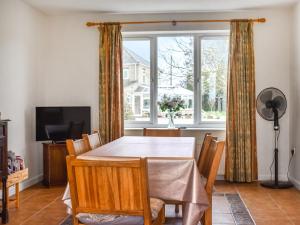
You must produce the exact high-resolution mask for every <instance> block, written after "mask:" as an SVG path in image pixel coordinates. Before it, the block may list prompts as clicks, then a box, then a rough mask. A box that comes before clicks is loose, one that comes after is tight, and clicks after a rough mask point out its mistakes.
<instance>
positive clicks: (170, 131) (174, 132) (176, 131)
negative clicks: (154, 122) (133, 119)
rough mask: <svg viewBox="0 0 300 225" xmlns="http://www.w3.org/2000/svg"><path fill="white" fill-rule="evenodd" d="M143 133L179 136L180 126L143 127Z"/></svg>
mask: <svg viewBox="0 0 300 225" xmlns="http://www.w3.org/2000/svg"><path fill="white" fill-rule="evenodd" d="M143 135H144V136H151V137H180V136H181V130H180V128H174V129H158V128H144V130H143Z"/></svg>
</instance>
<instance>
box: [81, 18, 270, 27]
mask: <svg viewBox="0 0 300 225" xmlns="http://www.w3.org/2000/svg"><path fill="white" fill-rule="evenodd" d="M231 21H251V22H254V23H265V22H266V18H258V19H232V20H230V19H225V20H152V21H128V22H87V23H86V25H87V26H88V27H94V26H100V25H102V24H104V23H108V24H109V23H111V24H117V23H119V24H121V25H130V24H155V23H172V24H173V25H176V24H177V23H229V22H231Z"/></svg>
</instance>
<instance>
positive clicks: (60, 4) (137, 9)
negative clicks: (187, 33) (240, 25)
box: [24, 0, 298, 14]
mask: <svg viewBox="0 0 300 225" xmlns="http://www.w3.org/2000/svg"><path fill="white" fill-rule="evenodd" d="M24 1H25V2H27V3H29V4H31V5H32V6H33V7H35V8H38V9H40V10H42V11H44V12H45V13H48V14H61V13H65V12H99V13H141V12H192V11H193V12H195V11H228V10H243V9H251V8H261V7H271V6H280V5H289V4H292V3H294V2H297V1H298V0H109V1H108V0H24Z"/></svg>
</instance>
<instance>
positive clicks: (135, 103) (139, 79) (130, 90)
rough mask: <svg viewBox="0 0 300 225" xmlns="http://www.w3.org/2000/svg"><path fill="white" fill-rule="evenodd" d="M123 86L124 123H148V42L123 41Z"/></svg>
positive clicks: (144, 40) (141, 40)
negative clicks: (146, 102)
mask: <svg viewBox="0 0 300 225" xmlns="http://www.w3.org/2000/svg"><path fill="white" fill-rule="evenodd" d="M123 86H124V119H125V121H132V122H149V121H150V107H149V105H147V104H145V100H146V101H150V40H147V39H134V40H125V41H123ZM125 96H126V97H125Z"/></svg>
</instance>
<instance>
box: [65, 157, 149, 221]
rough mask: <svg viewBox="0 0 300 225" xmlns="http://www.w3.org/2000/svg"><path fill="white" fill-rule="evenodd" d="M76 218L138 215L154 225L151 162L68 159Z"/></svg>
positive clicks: (140, 159)
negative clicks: (92, 214) (148, 167)
mask: <svg viewBox="0 0 300 225" xmlns="http://www.w3.org/2000/svg"><path fill="white" fill-rule="evenodd" d="M67 169H68V178H69V183H70V193H71V201H72V211H73V216H74V215H77V214H78V213H97V214H111V215H136V216H143V217H144V224H147V225H148V224H151V220H152V218H151V209H150V199H149V195H148V193H149V190H148V175H147V160H146V159H142V158H136V159H128V160H125V159H124V160H123V159H121V160H120V158H118V160H115V161H107V160H105V161H104V160H80V159H76V158H75V157H74V156H68V157H67Z"/></svg>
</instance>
